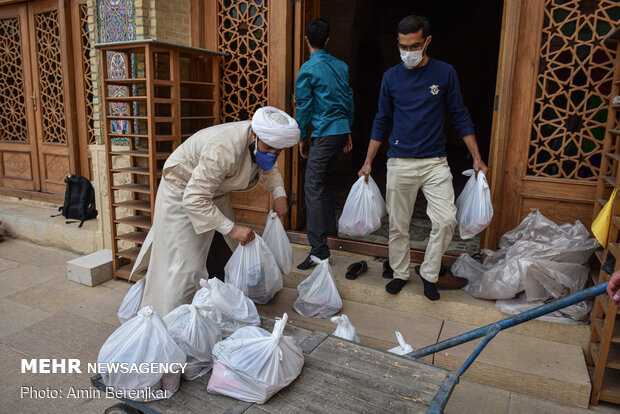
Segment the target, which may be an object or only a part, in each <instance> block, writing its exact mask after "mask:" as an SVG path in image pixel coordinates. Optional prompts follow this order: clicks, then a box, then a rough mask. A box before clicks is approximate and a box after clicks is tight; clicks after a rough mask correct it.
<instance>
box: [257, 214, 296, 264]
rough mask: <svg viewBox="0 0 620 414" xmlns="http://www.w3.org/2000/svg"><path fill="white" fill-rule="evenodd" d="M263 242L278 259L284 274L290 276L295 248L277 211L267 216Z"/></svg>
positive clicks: (277, 261)
mask: <svg viewBox="0 0 620 414" xmlns="http://www.w3.org/2000/svg"><path fill="white" fill-rule="evenodd" d="M263 240H264V241H265V243H266V244H267V247H269V250H271V253H273V258H274V259H276V263H277V264H278V267H279V268H280V271H281V272H282V274H283V275H288V274H289V273H290V272H291V267H292V266H293V246H291V242H290V241H289V240H288V237H287V236H286V231H284V226H283V225H282V222H281V221H280V217H278V214H277V213H276V212H275V211H271V212H270V213H269V216H267V223H266V224H265V231H264V232H263Z"/></svg>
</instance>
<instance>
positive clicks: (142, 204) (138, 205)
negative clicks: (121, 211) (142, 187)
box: [112, 200, 151, 225]
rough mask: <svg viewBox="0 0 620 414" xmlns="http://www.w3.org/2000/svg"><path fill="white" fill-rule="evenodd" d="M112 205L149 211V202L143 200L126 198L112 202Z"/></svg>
mask: <svg viewBox="0 0 620 414" xmlns="http://www.w3.org/2000/svg"><path fill="white" fill-rule="evenodd" d="M112 207H122V208H129V209H133V210H140V211H151V204H150V203H149V202H148V201H145V200H126V201H118V202H113V203H112ZM112 225H114V218H112Z"/></svg>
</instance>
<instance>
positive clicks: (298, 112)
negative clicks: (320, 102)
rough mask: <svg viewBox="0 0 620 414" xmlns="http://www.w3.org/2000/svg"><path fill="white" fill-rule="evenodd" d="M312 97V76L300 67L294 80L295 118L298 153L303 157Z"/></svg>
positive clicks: (305, 155)
mask: <svg viewBox="0 0 620 414" xmlns="http://www.w3.org/2000/svg"><path fill="white" fill-rule="evenodd" d="M312 99H313V98H312V77H311V75H310V73H308V72H306V71H305V70H303V67H302V69H301V70H300V71H299V74H298V75H297V80H296V81H295V101H296V103H297V106H296V107H295V120H296V121H297V124H298V125H299V139H300V140H299V153H300V155H301V156H302V157H303V158H308V150H309V148H308V140H307V139H306V136H307V134H308V128H309V126H310V120H311V119H312Z"/></svg>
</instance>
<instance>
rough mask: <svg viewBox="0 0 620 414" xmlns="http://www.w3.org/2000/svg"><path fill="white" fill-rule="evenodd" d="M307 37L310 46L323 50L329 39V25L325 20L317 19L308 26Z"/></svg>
mask: <svg viewBox="0 0 620 414" xmlns="http://www.w3.org/2000/svg"><path fill="white" fill-rule="evenodd" d="M306 36H307V37H308V42H310V46H312V47H314V48H317V49H323V48H324V47H325V41H326V40H327V38H328V37H329V23H327V21H326V20H323V19H315V20H312V21H311V22H310V23H308V26H306Z"/></svg>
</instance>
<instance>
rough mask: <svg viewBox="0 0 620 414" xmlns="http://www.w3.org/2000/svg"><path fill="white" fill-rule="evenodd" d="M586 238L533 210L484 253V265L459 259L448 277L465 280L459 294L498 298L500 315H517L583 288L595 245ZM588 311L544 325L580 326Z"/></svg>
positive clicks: (578, 309)
mask: <svg viewBox="0 0 620 414" xmlns="http://www.w3.org/2000/svg"><path fill="white" fill-rule="evenodd" d="M589 235H590V233H589V232H588V230H587V229H586V228H585V226H584V225H583V224H581V222H579V221H576V222H575V224H563V225H561V226H558V225H557V224H555V223H554V222H552V221H551V220H549V219H547V218H546V217H544V216H543V215H542V214H540V212H539V211H538V210H534V211H532V212H531V213H530V214H529V215H528V216H527V217H526V218H525V219H524V220H523V221H522V222H521V224H519V226H517V227H516V228H515V229H513V230H511V231H509V232H507V233H506V234H504V236H503V237H502V238H501V240H500V243H499V245H500V249H499V250H496V251H490V250H485V251H484V253H485V255H486V258H485V260H484V262H483V263H479V262H477V261H476V260H474V259H473V258H471V257H470V256H469V255H467V254H463V255H461V256H460V257H459V258H458V259H457V260H456V262H454V264H453V265H452V273H453V274H454V275H455V276H459V277H464V278H466V279H468V280H469V284H467V286H465V287H464V288H463V289H464V290H465V291H466V292H468V293H469V294H470V295H472V296H474V297H476V298H481V299H499V300H498V301H497V303H496V306H497V307H498V308H499V309H500V310H501V311H502V312H505V313H509V314H516V313H519V312H523V311H526V310H529V309H533V308H535V307H537V306H540V305H541V304H543V303H545V302H547V301H550V300H553V299H558V298H561V297H565V296H568V295H571V294H573V293H576V292H579V291H580V290H583V289H584V288H585V285H586V283H587V280H588V272H589V269H588V266H587V265H586V262H587V261H588V259H589V257H590V256H591V254H592V252H593V251H594V249H595V248H596V247H597V246H598V243H597V242H596V240H595V239H591V238H589ZM589 310H590V305H589V304H588V303H581V304H578V305H574V306H571V307H569V308H565V309H563V310H561V311H557V312H555V313H554V314H553V315H551V316H547V317H545V319H544V320H549V321H554V322H563V323H585V322H587V315H588V313H589ZM541 319H542V318H541Z"/></svg>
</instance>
